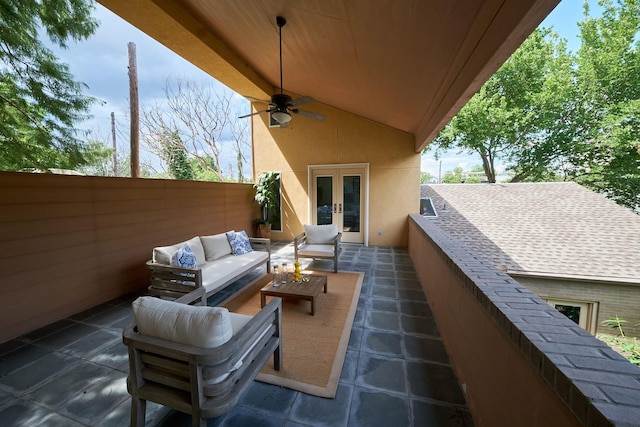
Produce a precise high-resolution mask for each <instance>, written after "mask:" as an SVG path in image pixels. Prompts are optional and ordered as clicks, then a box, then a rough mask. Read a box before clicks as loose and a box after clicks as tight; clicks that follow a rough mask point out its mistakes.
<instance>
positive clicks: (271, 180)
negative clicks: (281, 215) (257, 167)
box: [253, 172, 280, 225]
mask: <svg viewBox="0 0 640 427" xmlns="http://www.w3.org/2000/svg"><path fill="white" fill-rule="evenodd" d="M253 187H254V188H255V190H256V196H255V199H256V202H258V204H259V205H260V207H262V218H258V219H257V220H256V225H259V224H270V223H271V222H273V221H274V220H276V219H277V215H278V212H277V208H278V202H279V198H280V174H279V173H278V172H262V173H261V174H260V175H259V176H258V182H256V183H255V184H254V185H253Z"/></svg>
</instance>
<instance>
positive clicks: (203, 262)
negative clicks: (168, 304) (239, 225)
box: [147, 230, 271, 305]
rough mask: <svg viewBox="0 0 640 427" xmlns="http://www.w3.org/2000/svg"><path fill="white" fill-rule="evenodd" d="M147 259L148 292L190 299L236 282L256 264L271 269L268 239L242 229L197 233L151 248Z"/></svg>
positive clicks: (206, 295)
mask: <svg viewBox="0 0 640 427" xmlns="http://www.w3.org/2000/svg"><path fill="white" fill-rule="evenodd" d="M152 256H153V257H152V259H151V260H149V261H147V268H148V269H149V272H150V275H151V277H150V285H149V294H150V295H153V296H158V297H170V298H180V297H183V296H185V295H187V294H188V295H189V298H190V299H191V301H186V302H187V303H191V302H193V301H194V300H195V299H200V300H201V304H202V305H207V298H208V297H209V296H211V295H213V294H214V293H216V292H218V291H220V290H221V289H223V288H224V287H226V286H228V285H230V284H231V283H233V282H235V281H236V280H238V279H239V278H241V277H242V276H244V275H245V274H247V273H250V272H251V271H253V270H254V269H255V268H256V267H258V266H260V265H262V264H266V271H265V272H266V273H268V272H269V271H270V269H271V244H270V240H269V239H261V238H250V237H247V234H246V233H245V232H244V231H241V232H235V231H233V230H232V231H228V232H226V233H219V234H215V235H211V236H196V237H193V238H192V239H189V240H187V241H184V242H180V243H177V244H174V245H171V246H159V247H156V248H154V249H153V254H152Z"/></svg>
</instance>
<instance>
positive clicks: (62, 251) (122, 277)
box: [0, 172, 260, 343]
mask: <svg viewBox="0 0 640 427" xmlns="http://www.w3.org/2000/svg"><path fill="white" fill-rule="evenodd" d="M253 195H254V190H253V187H252V185H251V184H231V183H208V182H193V181H171V180H154V179H132V178H104V177H85V176H66V175H51V174H28V173H12V172H0V272H1V273H0V343H1V342H4V341H7V340H9V339H11V338H14V337H17V336H19V335H22V334H24V333H27V332H29V331H32V330H34V329H37V328H39V327H42V326H44V325H47V324H50V323H52V322H55V321H57V320H60V319H64V318H66V317H68V316H70V315H73V314H75V313H78V312H80V311H83V310H86V309H88V308H91V307H93V306H95V305H98V304H101V303H103V302H106V301H109V300H111V299H114V298H117V297H119V296H121V295H125V294H127V293H130V292H135V291H139V290H141V289H144V288H145V287H146V286H147V281H148V273H147V270H146V267H145V262H146V261H147V260H148V259H149V258H150V256H151V250H152V248H153V247H154V246H159V245H168V244H173V243H177V242H179V241H183V240H187V239H189V238H191V237H193V236H197V235H203V234H215V233H220V232H224V231H227V230H231V229H234V230H246V231H247V233H249V235H251V234H252V229H253V221H254V219H255V218H257V217H258V216H259V215H260V211H259V207H258V205H257V204H256V203H255V202H254V200H253Z"/></svg>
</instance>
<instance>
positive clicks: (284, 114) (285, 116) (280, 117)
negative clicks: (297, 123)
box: [271, 111, 291, 124]
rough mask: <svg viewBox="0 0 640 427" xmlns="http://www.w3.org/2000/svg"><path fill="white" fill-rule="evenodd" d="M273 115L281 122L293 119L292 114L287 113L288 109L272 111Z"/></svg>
mask: <svg viewBox="0 0 640 427" xmlns="http://www.w3.org/2000/svg"><path fill="white" fill-rule="evenodd" d="M271 117H273V119H274V120H275V121H277V122H278V123H280V124H283V123H288V122H290V121H291V114H289V113H287V112H286V111H274V112H273V113H271Z"/></svg>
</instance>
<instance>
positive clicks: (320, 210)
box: [316, 176, 334, 225]
mask: <svg viewBox="0 0 640 427" xmlns="http://www.w3.org/2000/svg"><path fill="white" fill-rule="evenodd" d="M333 203H334V202H333V177H332V176H319V177H317V178H316V209H317V210H316V224H318V225H326V224H332V223H333V210H332V207H333Z"/></svg>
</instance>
